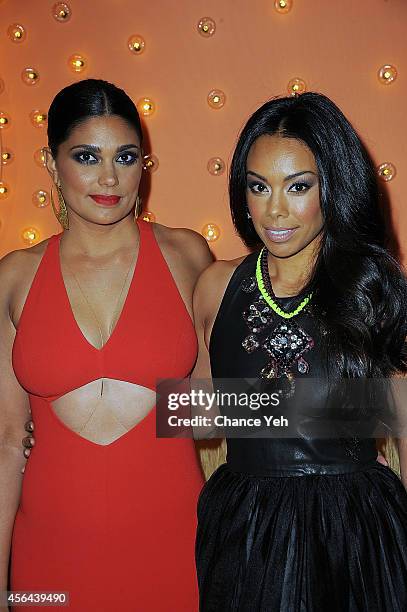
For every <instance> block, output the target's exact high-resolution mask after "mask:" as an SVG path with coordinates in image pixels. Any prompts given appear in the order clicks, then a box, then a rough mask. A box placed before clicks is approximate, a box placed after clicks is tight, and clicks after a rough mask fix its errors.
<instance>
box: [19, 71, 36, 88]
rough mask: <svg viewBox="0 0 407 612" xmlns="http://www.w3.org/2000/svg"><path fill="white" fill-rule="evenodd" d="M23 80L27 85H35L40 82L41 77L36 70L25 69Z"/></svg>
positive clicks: (22, 75)
mask: <svg viewBox="0 0 407 612" xmlns="http://www.w3.org/2000/svg"><path fill="white" fill-rule="evenodd" d="M21 78H22V80H23V83H25V84H26V85H35V84H36V83H38V81H39V80H40V75H39V74H38V71H37V70H36V69H35V68H24V70H23V71H22V73H21Z"/></svg>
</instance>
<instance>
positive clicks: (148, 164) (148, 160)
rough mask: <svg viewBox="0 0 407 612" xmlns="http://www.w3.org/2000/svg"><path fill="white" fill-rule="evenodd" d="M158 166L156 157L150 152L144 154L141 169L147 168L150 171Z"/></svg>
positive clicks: (153, 170)
mask: <svg viewBox="0 0 407 612" xmlns="http://www.w3.org/2000/svg"><path fill="white" fill-rule="evenodd" d="M158 166H159V163H158V157H156V156H155V155H153V153H150V154H149V155H144V157H143V169H144V170H149V171H150V172H155V171H156V170H157V168H158Z"/></svg>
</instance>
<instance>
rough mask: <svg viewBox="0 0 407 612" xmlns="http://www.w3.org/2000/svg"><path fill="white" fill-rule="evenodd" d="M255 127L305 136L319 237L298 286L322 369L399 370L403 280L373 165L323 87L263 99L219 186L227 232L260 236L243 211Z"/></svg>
mask: <svg viewBox="0 0 407 612" xmlns="http://www.w3.org/2000/svg"><path fill="white" fill-rule="evenodd" d="M263 134H268V135H273V134H279V135H280V136H282V137H284V138H295V139H298V140H300V141H302V142H303V143H305V144H306V145H307V146H308V147H309V149H310V150H311V151H312V153H313V155H314V157H315V160H316V164H317V167H318V173H319V181H320V205H321V210H322V215H323V219H324V227H323V230H322V236H321V238H322V239H321V247H320V250H319V252H318V255H317V259H316V262H315V265H314V267H313V270H312V273H311V276H310V278H309V280H308V282H307V285H306V287H304V288H303V290H304V292H308V291H313V293H314V295H313V298H312V304H313V311H314V313H315V314H316V316H317V317H318V318H319V319H320V321H321V323H323V324H324V325H326V326H327V329H328V334H327V335H326V336H325V343H326V344H325V348H326V349H327V355H328V360H327V361H328V370H329V376H330V378H332V377H333V378H339V377H343V378H358V377H390V376H391V375H392V374H394V373H396V372H397V371H399V372H405V371H406V370H407V355H406V342H405V339H406V336H407V283H406V278H405V276H404V273H403V271H402V268H401V266H400V264H399V263H398V262H397V260H396V259H395V258H394V257H393V256H392V255H391V253H390V252H389V250H388V249H387V246H386V245H387V239H388V236H387V235H386V229H385V223H384V221H385V219H384V215H383V212H382V210H381V207H380V205H379V191H378V185H377V177H376V172H375V168H374V165H373V163H372V161H371V159H370V157H369V154H368V153H367V151H366V148H365V147H364V146H363V144H362V142H361V140H360V138H359V137H358V135H357V134H356V132H355V130H354V128H353V127H352V126H351V124H350V123H349V121H348V120H347V119H346V117H345V116H344V115H343V113H342V112H341V111H340V110H339V108H338V107H337V106H336V105H335V104H334V103H333V102H332V101H331V100H330V99H329V98H327V97H326V96H324V95H322V94H319V93H314V92H309V93H304V94H302V95H299V96H296V97H292V96H290V97H283V98H275V99H272V100H270V101H268V102H266V103H265V104H264V105H263V106H262V107H261V108H259V109H258V110H257V111H256V112H255V113H254V114H253V115H252V116H251V117H250V119H249V120H248V122H247V123H246V125H245V126H244V128H243V130H242V132H241V134H240V137H239V139H238V143H237V146H236V149H235V152H234V155H233V160H232V164H231V170H230V178H229V191H230V206H231V212H232V218H233V222H234V225H235V227H236V229H237V232H238V233H239V235H240V236H241V238H242V239H243V241H244V242H245V244H246V245H247V246H249V247H259V246H262V243H261V241H260V239H259V236H258V235H257V234H256V232H255V229H254V226H253V223H252V221H251V220H250V219H248V218H247V214H246V213H247V204H246V163H247V156H248V153H249V150H250V147H251V146H252V144H253V143H254V141H255V140H256V139H257V138H259V137H260V136H262V135H263Z"/></svg>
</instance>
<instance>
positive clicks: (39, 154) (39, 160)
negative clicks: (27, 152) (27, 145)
mask: <svg viewBox="0 0 407 612" xmlns="http://www.w3.org/2000/svg"><path fill="white" fill-rule="evenodd" d="M34 161H35V163H36V164H37V166H40V168H45V154H44V150H43V149H42V148H41V149H37V151H35V153H34Z"/></svg>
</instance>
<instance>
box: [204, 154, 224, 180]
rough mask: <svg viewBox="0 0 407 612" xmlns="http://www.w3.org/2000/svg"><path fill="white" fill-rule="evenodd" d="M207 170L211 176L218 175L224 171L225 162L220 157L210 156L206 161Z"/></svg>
mask: <svg viewBox="0 0 407 612" xmlns="http://www.w3.org/2000/svg"><path fill="white" fill-rule="evenodd" d="M207 168H208V172H209V174H213V176H219V175H220V174H223V173H224V172H225V162H224V161H223V159H221V158H220V157H212V158H211V159H210V160H209V161H208V165H207Z"/></svg>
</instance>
